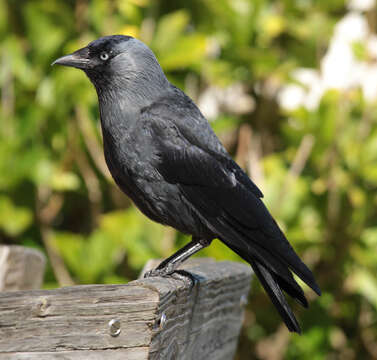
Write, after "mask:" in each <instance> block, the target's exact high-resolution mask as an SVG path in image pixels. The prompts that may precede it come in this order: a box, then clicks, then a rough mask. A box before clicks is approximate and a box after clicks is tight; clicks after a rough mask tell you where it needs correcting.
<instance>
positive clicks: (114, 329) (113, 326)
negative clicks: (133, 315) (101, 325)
mask: <svg viewBox="0 0 377 360" xmlns="http://www.w3.org/2000/svg"><path fill="white" fill-rule="evenodd" d="M109 328H110V335H111V336H113V337H116V336H118V335H119V334H120V331H121V330H120V321H119V320H118V319H111V320H110V321H109Z"/></svg>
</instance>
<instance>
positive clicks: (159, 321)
mask: <svg viewBox="0 0 377 360" xmlns="http://www.w3.org/2000/svg"><path fill="white" fill-rule="evenodd" d="M165 323H166V315H165V313H164V312H163V313H162V314H161V315H160V316H159V317H158V318H157V321H156V325H157V327H158V328H159V329H160V330H162V329H163V327H164V326H165Z"/></svg>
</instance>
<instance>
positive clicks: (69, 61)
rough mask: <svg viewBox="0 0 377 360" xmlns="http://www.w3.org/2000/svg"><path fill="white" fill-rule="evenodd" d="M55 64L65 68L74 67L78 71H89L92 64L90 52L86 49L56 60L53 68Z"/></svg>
mask: <svg viewBox="0 0 377 360" xmlns="http://www.w3.org/2000/svg"><path fill="white" fill-rule="evenodd" d="M55 64H58V65H63V66H72V67H75V68H78V69H87V68H88V67H89V64H90V59H89V50H88V48H86V47H85V48H82V49H79V50H77V51H75V52H74V53H72V54H69V55H65V56H62V57H60V58H59V59H56V60H55V61H54V62H53V63H52V64H51V66H52V65H55Z"/></svg>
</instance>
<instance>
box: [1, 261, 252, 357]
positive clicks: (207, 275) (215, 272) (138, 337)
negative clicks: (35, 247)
mask: <svg viewBox="0 0 377 360" xmlns="http://www.w3.org/2000/svg"><path fill="white" fill-rule="evenodd" d="M184 269H185V270H188V271H189V272H190V273H191V274H192V276H194V278H195V279H196V282H195V284H194V285H192V282H191V281H189V280H188V279H187V278H186V279H185V278H183V279H177V278H172V277H168V278H148V279H141V280H137V281H133V282H131V283H129V284H127V285H87V286H73V287H67V288H61V289H56V290H45V291H43V290H34V291H18V292H4V293H0V360H2V359H26V358H27V359H37V358H38V359H42V360H44V359H56V358H64V359H84V358H88V359H97V358H101V359H105V358H107V357H108V358H112V359H118V358H119V359H120V358H122V359H135V360H136V359H137V360H142V359H147V358H148V359H183V360H184V359H198V360H201V359H206V360H220V359H224V360H225V359H231V358H232V356H233V355H234V352H235V348H236V344H237V337H238V334H239V330H240V327H241V322H242V316H243V305H244V303H245V300H244V299H245V296H247V293H248V291H249V285H250V275H251V271H250V268H249V267H248V266H246V265H243V264H239V263H232V262H214V261H211V260H209V259H204V260H203V259H200V260H198V259H196V260H194V261H192V262H191V263H190V262H188V263H186V264H185V266H184ZM114 320H115V321H117V322H118V324H119V328H120V333H119V334H118V335H117V336H113V335H114V329H115V330H116V329H117V328H116V327H115V328H110V327H109V325H110V322H111V321H114Z"/></svg>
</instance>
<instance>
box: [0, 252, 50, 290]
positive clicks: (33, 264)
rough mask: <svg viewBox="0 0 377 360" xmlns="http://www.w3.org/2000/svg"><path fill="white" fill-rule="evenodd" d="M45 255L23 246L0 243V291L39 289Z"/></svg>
mask: <svg viewBox="0 0 377 360" xmlns="http://www.w3.org/2000/svg"><path fill="white" fill-rule="evenodd" d="M45 265H46V258H45V256H44V255H43V254H42V253H41V252H40V251H38V250H36V249H31V248H27V247H24V246H15V245H12V246H8V245H0V291H10V290H31V289H39V288H40V287H41V285H42V281H43V275H44V269H45Z"/></svg>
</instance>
